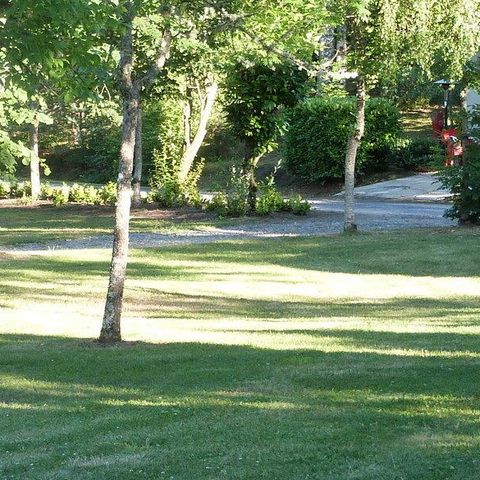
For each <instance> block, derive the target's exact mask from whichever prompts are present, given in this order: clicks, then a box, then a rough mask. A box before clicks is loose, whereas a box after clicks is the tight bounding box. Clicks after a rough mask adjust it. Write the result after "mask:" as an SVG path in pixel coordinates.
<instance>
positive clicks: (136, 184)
mask: <svg viewBox="0 0 480 480" xmlns="http://www.w3.org/2000/svg"><path fill="white" fill-rule="evenodd" d="M142 114H143V112H142V106H141V105H139V108H138V119H137V129H136V134H135V153H134V167H133V184H132V185H133V198H132V203H133V206H134V207H139V206H140V205H141V203H142V196H141V181H142V169H143V143H142V130H143V121H142Z"/></svg>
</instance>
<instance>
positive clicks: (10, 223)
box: [0, 200, 238, 246]
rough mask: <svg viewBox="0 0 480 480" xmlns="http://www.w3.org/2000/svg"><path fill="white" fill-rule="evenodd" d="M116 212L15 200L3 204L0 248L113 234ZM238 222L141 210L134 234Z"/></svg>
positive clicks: (191, 213) (0, 207) (0, 203)
mask: <svg viewBox="0 0 480 480" xmlns="http://www.w3.org/2000/svg"><path fill="white" fill-rule="evenodd" d="M114 215H115V213H114V208H113V207H96V206H84V205H75V204H68V205H64V206H62V207H54V206H53V205H51V204H47V203H46V202H42V203H39V204H38V205H29V206H22V205H20V204H19V203H18V202H16V201H15V200H11V201H10V200H3V201H2V200H0V246H1V245H4V246H7V245H14V244H19V243H45V242H51V241H55V240H65V239H75V238H83V237H91V236H96V235H107V234H111V233H112V231H113V226H114V223H115V222H114ZM237 220H238V219H217V218H215V217H214V215H213V214H206V213H204V212H201V211H198V212H194V211H192V210H191V209H185V210H179V211H167V210H158V209H153V208H141V209H138V210H134V211H132V220H131V222H130V229H131V231H132V232H166V231H181V230H191V229H208V228H209V227H211V226H212V225H228V224H231V223H233V222H235V221H237Z"/></svg>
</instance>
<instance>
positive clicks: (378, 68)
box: [333, 0, 480, 231]
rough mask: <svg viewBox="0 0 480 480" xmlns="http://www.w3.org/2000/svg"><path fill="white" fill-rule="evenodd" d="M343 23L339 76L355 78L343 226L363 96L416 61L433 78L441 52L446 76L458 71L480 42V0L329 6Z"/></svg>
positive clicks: (350, 205) (348, 220)
mask: <svg viewBox="0 0 480 480" xmlns="http://www.w3.org/2000/svg"><path fill="white" fill-rule="evenodd" d="M333 11H334V12H335V14H336V15H337V17H336V24H337V25H338V24H341V25H344V26H345V29H344V31H345V43H346V50H345V57H344V70H343V72H340V74H341V75H342V76H343V78H349V79H351V80H352V81H353V82H354V86H355V95H356V98H357V108H356V118H355V127H354V129H353V131H352V134H351V136H350V139H349V141H348V145H347V150H346V155H345V223H344V229H345V231H352V230H356V228H357V227H356V223H355V213H354V186H355V163H356V157H357V151H358V147H359V145H360V142H361V141H362V138H363V134H364V128H365V98H366V95H367V94H368V92H369V91H370V90H371V89H372V88H373V87H374V86H375V85H376V84H377V82H378V79H379V78H382V79H388V78H395V76H396V75H397V73H398V72H399V71H400V70H401V69H410V68H412V66H416V67H418V68H419V69H420V71H422V72H423V73H425V74H426V76H427V78H428V77H430V78H431V74H432V71H433V69H434V66H435V64H436V62H437V61H438V59H439V58H442V59H444V60H445V61H444V62H443V64H444V65H445V72H444V74H445V76H447V77H451V78H455V77H458V76H459V75H461V72H462V68H463V65H464V64H465V63H466V62H467V61H468V60H469V59H470V58H471V57H472V55H473V54H474V53H475V52H476V51H478V49H479V47H480V30H479V28H478V25H479V23H480V1H479V0H453V1H450V0H361V1H359V2H351V1H350V0H348V1H346V2H340V3H338V4H336V5H335V6H334V7H333Z"/></svg>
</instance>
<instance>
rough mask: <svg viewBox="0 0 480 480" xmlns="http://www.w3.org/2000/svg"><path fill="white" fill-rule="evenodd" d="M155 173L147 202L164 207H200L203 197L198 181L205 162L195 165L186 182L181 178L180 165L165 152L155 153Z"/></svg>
mask: <svg viewBox="0 0 480 480" xmlns="http://www.w3.org/2000/svg"><path fill="white" fill-rule="evenodd" d="M154 157H155V159H154V163H155V173H154V174H153V176H152V180H151V187H152V190H151V192H150V193H149V195H148V197H147V201H149V202H156V203H158V204H159V205H160V206H162V207H166V208H172V207H184V206H199V205H200V204H201V196H200V192H199V190H198V181H199V180H200V175H201V174H202V171H203V167H204V161H203V160H201V161H199V162H197V163H196V164H195V166H194V167H193V168H192V170H191V171H190V172H189V173H188V175H187V178H186V179H185V181H184V182H181V181H180V180H179V178H178V176H179V165H178V163H176V162H173V161H172V160H170V157H169V156H168V155H166V154H165V152H161V153H160V152H155V155H154Z"/></svg>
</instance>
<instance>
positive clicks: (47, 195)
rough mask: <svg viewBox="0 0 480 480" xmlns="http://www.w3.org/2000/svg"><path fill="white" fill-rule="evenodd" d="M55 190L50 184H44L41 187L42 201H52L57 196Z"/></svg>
mask: <svg viewBox="0 0 480 480" xmlns="http://www.w3.org/2000/svg"><path fill="white" fill-rule="evenodd" d="M55 190H56V189H55V188H54V187H52V186H51V185H50V183H48V182H47V183H42V186H41V187H40V199H41V200H51V199H52V198H53V195H54V194H55Z"/></svg>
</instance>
